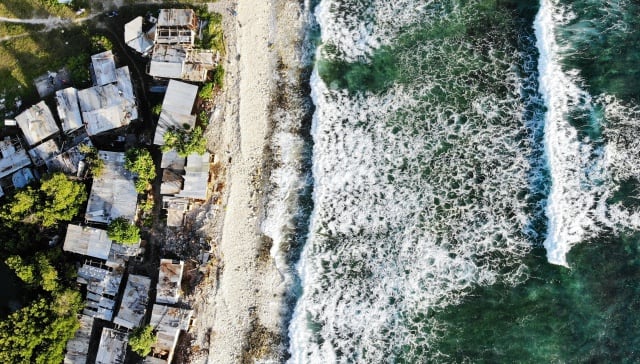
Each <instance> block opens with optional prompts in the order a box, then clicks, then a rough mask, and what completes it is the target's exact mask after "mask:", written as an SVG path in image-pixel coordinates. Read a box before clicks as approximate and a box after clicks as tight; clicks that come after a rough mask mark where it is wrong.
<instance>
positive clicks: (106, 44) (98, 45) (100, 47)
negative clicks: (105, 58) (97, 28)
mask: <svg viewBox="0 0 640 364" xmlns="http://www.w3.org/2000/svg"><path fill="white" fill-rule="evenodd" d="M112 49H113V43H112V42H111V40H109V38H107V37H105V36H104V35H94V36H92V37H91V54H96V53H101V52H104V51H110V50H112Z"/></svg>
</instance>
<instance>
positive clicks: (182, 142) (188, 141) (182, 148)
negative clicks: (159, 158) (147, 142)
mask: <svg viewBox="0 0 640 364" xmlns="http://www.w3.org/2000/svg"><path fill="white" fill-rule="evenodd" d="M172 149H175V151H176V152H177V153H178V155H179V156H181V157H186V156H188V155H189V154H192V153H198V154H204V152H206V151H207V147H206V140H205V139H204V135H203V132H202V128H200V127H199V126H196V127H195V128H193V130H191V131H189V130H186V129H182V128H169V130H167V132H166V133H164V145H163V146H162V151H163V152H168V151H170V150H172Z"/></svg>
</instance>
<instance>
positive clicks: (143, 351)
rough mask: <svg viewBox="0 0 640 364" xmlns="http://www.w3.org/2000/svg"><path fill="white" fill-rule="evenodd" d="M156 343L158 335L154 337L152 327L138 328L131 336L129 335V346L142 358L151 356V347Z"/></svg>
mask: <svg viewBox="0 0 640 364" xmlns="http://www.w3.org/2000/svg"><path fill="white" fill-rule="evenodd" d="M155 342H156V335H154V333H153V327H152V326H151V325H147V326H140V327H136V328H135V329H133V332H132V333H131V335H129V346H130V347H131V350H132V351H133V352H134V353H136V354H138V355H140V356H142V357H145V356H147V355H149V353H150V352H151V345H153V344H154V343H155Z"/></svg>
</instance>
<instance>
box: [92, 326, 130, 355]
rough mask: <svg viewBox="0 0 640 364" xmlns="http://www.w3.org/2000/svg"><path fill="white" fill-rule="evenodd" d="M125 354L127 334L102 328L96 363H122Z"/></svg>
mask: <svg viewBox="0 0 640 364" xmlns="http://www.w3.org/2000/svg"><path fill="white" fill-rule="evenodd" d="M126 355H127V334H125V333H123V332H120V331H117V330H114V329H109V328H106V327H105V328H103V329H102V336H101V337H100V346H98V354H97V356H96V364H123V363H124V359H125V356H126Z"/></svg>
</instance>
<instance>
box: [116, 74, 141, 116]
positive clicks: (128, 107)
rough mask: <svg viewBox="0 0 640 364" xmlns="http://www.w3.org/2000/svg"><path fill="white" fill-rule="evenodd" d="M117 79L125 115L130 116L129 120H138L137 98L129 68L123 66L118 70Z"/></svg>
mask: <svg viewBox="0 0 640 364" xmlns="http://www.w3.org/2000/svg"><path fill="white" fill-rule="evenodd" d="M116 77H117V79H118V82H117V83H116V87H117V88H118V91H119V94H120V96H121V97H122V99H123V104H124V105H123V107H124V111H125V113H128V114H130V115H129V116H128V119H129V120H136V119H137V118H138V108H137V107H136V96H135V95H134V93H133V84H132V83H131V73H130V72H129V66H123V67H120V68H118V69H116Z"/></svg>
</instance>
